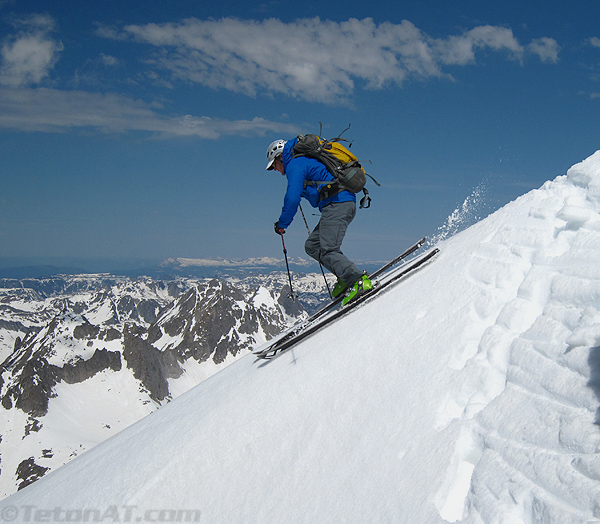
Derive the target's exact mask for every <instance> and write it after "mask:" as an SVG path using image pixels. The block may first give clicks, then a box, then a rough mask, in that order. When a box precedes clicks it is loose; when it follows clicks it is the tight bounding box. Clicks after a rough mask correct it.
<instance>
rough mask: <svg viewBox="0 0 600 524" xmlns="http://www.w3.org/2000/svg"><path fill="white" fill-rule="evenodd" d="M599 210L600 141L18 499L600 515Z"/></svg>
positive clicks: (434, 514)
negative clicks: (413, 268) (563, 168)
mask: <svg viewBox="0 0 600 524" xmlns="http://www.w3.org/2000/svg"><path fill="white" fill-rule="evenodd" d="M599 211H600V151H599V152H597V153H595V154H594V155H593V156H591V157H590V158H588V159H587V160H585V161H584V162H582V163H580V164H578V165H576V166H574V167H573V168H571V170H569V172H568V175H567V176H561V177H558V178H557V179H555V180H554V181H551V182H547V183H546V184H545V185H544V186H543V187H542V188H541V189H539V190H536V191H532V192H530V193H528V194H526V195H524V196H522V197H521V198H519V199H517V200H516V201H514V202H512V203H510V204H508V205H507V206H505V207H504V208H503V209H501V210H499V211H497V212H496V213H494V214H493V215H491V216H490V217H488V218H487V219H485V220H483V221H481V222H479V223H478V224H476V225H474V226H472V227H470V228H469V229H467V230H466V231H463V232H462V233H459V234H457V235H456V236H454V237H452V238H450V239H448V240H446V241H444V242H442V243H441V244H440V245H439V247H440V248H441V253H440V255H439V257H438V258H437V259H436V260H435V261H434V262H432V263H431V264H430V265H428V266H426V267H425V268H423V269H422V270H420V271H419V272H418V273H416V274H414V275H413V276H411V277H410V278H409V279H407V280H405V281H403V282H402V283H400V284H399V285H397V286H395V287H394V288H393V289H391V290H390V291H388V292H386V293H384V294H382V295H380V296H379V297H378V298H377V299H376V300H374V301H373V302H371V303H369V304H367V305H365V306H364V307H362V308H360V309H358V310H356V311H355V312H353V313H352V314H350V315H349V316H347V317H345V318H344V319H342V320H340V321H338V322H337V323H335V324H333V325H331V326H330V327H329V328H327V329H325V330H324V331H322V332H320V333H318V334H317V335H315V336H313V337H311V338H309V339H307V340H306V341H304V342H303V343H301V344H299V345H297V346H296V347H295V348H294V349H293V350H290V351H289V352H287V353H285V354H283V355H282V356H281V357H279V358H277V359H275V360H273V361H271V362H267V363H261V362H257V361H256V360H255V359H254V358H253V357H252V356H251V355H249V356H246V357H244V358H242V359H241V360H239V361H237V362H235V363H234V364H232V365H231V366H229V367H227V368H226V369H224V370H222V371H221V372H219V373H218V374H216V375H214V376H213V377H211V378H210V379H208V380H207V381H205V382H203V383H202V384H200V385H199V386H197V387H196V388H194V389H192V390H191V391H189V392H187V393H186V394H184V395H182V396H181V397H179V398H177V399H176V400H174V401H173V402H172V403H170V404H169V405H167V406H165V407H163V408H161V409H160V410H158V411H156V412H155V413H153V414H152V415H150V416H148V417H146V418H145V419H143V420H141V421H140V422H138V423H136V424H134V425H133V426H131V427H129V428H127V429H126V430H124V431H122V432H121V433H119V434H118V435H116V436H114V437H113V438H111V439H109V440H107V441H105V442H103V443H102V444H100V445H98V446H96V447H95V448H93V449H92V450H90V451H88V452H86V453H84V454H83V455H80V456H79V457H77V458H76V459H75V460H73V461H72V462H70V463H69V464H67V465H66V466H63V467H62V468H60V469H58V470H56V471H54V472H52V473H50V474H49V475H47V476H46V477H44V478H42V479H41V480H39V481H37V482H36V483H34V484H33V485H31V486H29V487H27V488H25V489H24V490H22V491H20V492H18V493H17V494H15V495H13V496H11V497H9V498H8V499H5V500H4V501H2V502H1V503H0V515H2V517H3V518H4V520H7V517H9V518H10V520H14V521H18V522H28V521H29V522H30V521H33V520H35V519H36V518H37V519H38V520H43V519H44V518H47V519H48V521H52V520H54V521H65V520H68V519H71V520H79V521H87V522H92V521H99V520H102V521H104V520H108V521H114V520H115V518H118V519H120V521H132V522H133V521H137V522H143V521H150V520H152V521H155V522H165V521H169V522H173V521H177V522H185V521H197V522H203V523H218V524H221V523H245V524H246V523H261V524H264V523H280V522H290V523H316V522H318V523H340V522H351V523H359V522H360V523H363V522H377V523H379V522H386V523H387V522H390V523H402V524H431V523H434V524H435V523H442V522H464V523H474V524H475V523H477V524H478V523H506V524H509V523H510V524H518V523H533V522H535V523H544V524H571V523H589V522H600V453H599V451H600V428H599V427H598V425H597V424H596V422H597V419H598V408H599V405H600V401H599V396H600V215H599V214H598V213H599ZM417 236H418V235H417ZM402 247H404V246H402Z"/></svg>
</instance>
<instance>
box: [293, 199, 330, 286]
mask: <svg viewBox="0 0 600 524" xmlns="http://www.w3.org/2000/svg"><path fill="white" fill-rule="evenodd" d="M298 207H299V208H300V213H302V218H303V219H304V225H305V226H306V231H308V235H309V236H310V228H309V227H308V222H307V221H306V217H305V216H304V210H303V209H302V206H301V205H298ZM319 267H320V268H321V275H323V280H324V281H325V285H326V286H327V293H329V296H330V297H331V289H329V282H327V278H325V271H324V270H323V264H321V261H319Z"/></svg>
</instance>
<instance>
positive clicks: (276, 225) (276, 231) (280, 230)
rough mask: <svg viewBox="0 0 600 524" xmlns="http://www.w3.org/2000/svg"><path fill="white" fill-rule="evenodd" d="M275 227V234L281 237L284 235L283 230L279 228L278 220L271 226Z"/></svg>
mask: <svg viewBox="0 0 600 524" xmlns="http://www.w3.org/2000/svg"><path fill="white" fill-rule="evenodd" d="M273 225H274V226H275V227H274V229H275V233H277V234H278V235H283V234H284V233H285V229H282V228H280V227H279V220H278V221H277V222H275V224H273Z"/></svg>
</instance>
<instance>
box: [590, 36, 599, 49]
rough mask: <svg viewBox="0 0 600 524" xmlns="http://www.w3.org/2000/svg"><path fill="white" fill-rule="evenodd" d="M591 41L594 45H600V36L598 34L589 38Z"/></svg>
mask: <svg viewBox="0 0 600 524" xmlns="http://www.w3.org/2000/svg"><path fill="white" fill-rule="evenodd" d="M589 43H590V45H592V46H593V47H600V38H598V37H597V36H593V37H592V38H590V39H589Z"/></svg>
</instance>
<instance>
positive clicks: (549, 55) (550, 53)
mask: <svg viewBox="0 0 600 524" xmlns="http://www.w3.org/2000/svg"><path fill="white" fill-rule="evenodd" d="M527 50H528V51H529V52H530V53H533V54H535V55H538V56H539V57H540V60H541V61H542V62H552V63H554V64H555V63H556V62H558V52H559V46H558V43H557V42H556V40H553V39H552V38H538V39H536V40H533V41H532V42H531V43H530V44H529V45H528V46H527Z"/></svg>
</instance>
